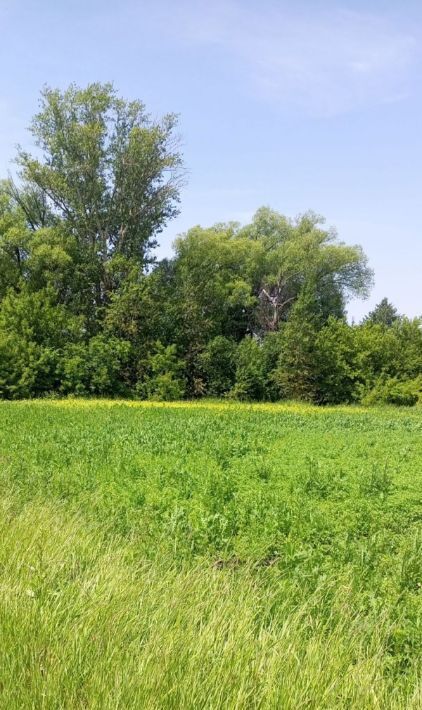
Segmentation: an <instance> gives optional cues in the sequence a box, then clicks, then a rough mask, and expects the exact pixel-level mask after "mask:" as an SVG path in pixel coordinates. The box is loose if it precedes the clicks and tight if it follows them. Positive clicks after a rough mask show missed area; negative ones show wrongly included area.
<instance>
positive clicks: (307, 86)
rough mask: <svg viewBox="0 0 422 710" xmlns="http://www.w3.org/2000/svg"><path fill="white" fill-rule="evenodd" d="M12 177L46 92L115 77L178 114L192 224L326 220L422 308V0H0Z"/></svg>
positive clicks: (1, 126) (185, 216)
mask: <svg viewBox="0 0 422 710" xmlns="http://www.w3.org/2000/svg"><path fill="white" fill-rule="evenodd" d="M0 30H1V43H0V61H1V66H2V72H1V80H0V87H1V88H0V175H4V176H5V175H6V174H7V171H8V170H10V168H11V164H10V161H11V159H12V157H13V154H14V145H15V144H16V143H21V144H22V145H24V146H25V147H30V146H31V138H30V136H29V134H28V133H27V132H26V127H27V125H28V124H29V121H30V117H31V115H32V114H33V113H34V111H35V110H36V108H37V101H38V95H39V90H40V88H41V87H42V86H43V84H45V83H47V84H49V85H50V86H58V87H61V88H64V87H65V86H66V85H67V84H69V83H70V82H71V81H75V82H76V83H78V84H80V85H84V84H86V83H88V82H90V81H113V82H114V84H115V86H116V88H117V89H118V90H119V92H120V93H121V94H122V95H123V96H124V97H127V98H140V99H142V100H143V101H144V102H145V104H146V106H147V108H148V110H149V111H150V113H151V114H152V115H153V116H157V117H158V116H160V115H161V114H163V113H165V112H168V111H171V112H176V113H178V114H180V125H179V132H180V135H181V141H182V149H183V153H184V156H185V162H186V166H187V169H188V184H187V186H186V188H185V189H184V191H183V194H182V204H181V208H182V211H181V215H180V217H179V218H178V219H177V220H175V221H174V222H172V223H171V224H170V225H169V227H168V228H167V229H166V231H165V232H164V234H163V235H161V240H160V241H161V246H160V251H159V253H160V254H161V255H168V254H170V253H171V243H172V241H173V239H174V237H175V236H176V235H177V234H178V233H179V232H183V231H185V230H186V229H188V228H189V227H190V226H193V225H195V224H202V225H204V226H206V225H209V224H212V223H214V222H217V221H224V220H230V219H235V220H239V221H241V222H245V221H247V220H249V219H250V217H251V216H252V215H253V213H254V211H255V210H256V209H257V208H258V207H259V206H261V205H270V206H271V207H273V208H274V209H277V210H279V211H281V212H283V213H284V214H287V215H289V216H295V215H297V214H298V213H300V212H304V211H305V210H307V209H313V210H314V211H316V212H318V213H320V214H323V215H324V216H325V217H326V220H327V223H328V224H329V225H335V226H336V227H337V229H338V232H339V236H340V238H341V239H343V240H344V241H346V242H349V243H359V244H362V246H363V248H364V250H365V252H366V253H367V255H368V257H369V260H370V264H371V266H372V267H373V269H374V270H375V287H374V289H373V292H372V295H371V298H370V299H369V300H368V301H366V302H352V303H350V304H349V315H350V317H354V318H355V319H360V318H361V316H362V315H364V314H365V313H366V312H367V311H368V310H369V308H371V307H372V306H373V305H374V304H375V303H376V302H377V301H379V300H380V299H381V298H382V297H383V296H384V295H386V296H388V297H389V298H390V300H392V301H393V303H395V305H396V306H397V307H398V309H399V310H400V311H401V312H403V313H406V314H408V315H410V316H414V315H419V314H421V313H422V279H421V271H422V209H421V197H422V122H421V114H422V71H421V70H422V53H421V47H422V44H421V39H422V4H421V3H419V2H412V0H402V1H401V2H397V0H396V1H395V2H382V1H380V0H379V1H377V0H373V1H372V2H371V1H370V0H368V1H367V2H361V1H359V0H357V1H356V0H355V1H354V2H348V3H347V2H344V3H343V2H338V1H335V0H332V1H330V0H326V1H325V2H324V1H322V0H321V1H318V0H314V1H311V0H308V1H304V0H302V1H300V0H298V1H297V2H284V0H281V1H279V2H276V1H275V0H273V1H271V0H260V1H258V0H242V1H240V0H226V1H224V2H220V1H219V0H216V1H212V2H211V1H209V2H203V1H202V0H199V1H198V2H194V0H181V1H180V2H178V1H177V0H173V1H171V0H155V2H151V1H150V0H145V1H141V0H138V1H134V0H132V1H131V0H121V1H120V2H119V3H117V2H109V1H108V0H102V1H101V2H99V1H98V2H97V0H85V1H84V2H82V0H66V2H65V1H64V0H56V1H55V2H53V0H50V1H49V2H47V1H46V0H38V1H37V0H32V1H31V2H29V1H25V0H0Z"/></svg>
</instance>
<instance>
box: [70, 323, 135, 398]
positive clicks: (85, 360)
mask: <svg viewBox="0 0 422 710" xmlns="http://www.w3.org/2000/svg"><path fill="white" fill-rule="evenodd" d="M129 351H130V344H129V343H128V342H126V341H124V340H119V339H118V338H113V337H107V338H106V337H105V336H104V335H96V336H95V337H93V338H91V339H90V340H89V341H88V342H87V343H74V344H68V345H67V346H65V348H64V349H63V352H62V353H61V357H60V361H59V365H58V377H59V380H60V386H59V389H60V392H62V393H64V394H78V395H84V394H85V395H86V394H92V395H94V394H101V395H106V394H122V393H123V394H124V393H126V394H127V389H125V386H124V381H123V380H122V371H123V370H124V366H125V364H126V363H127V361H128V357H129Z"/></svg>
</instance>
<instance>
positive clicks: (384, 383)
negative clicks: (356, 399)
mask: <svg viewBox="0 0 422 710" xmlns="http://www.w3.org/2000/svg"><path fill="white" fill-rule="evenodd" d="M421 391H422V381H421V379H417V380H408V381H405V382H403V381H400V380H398V379H396V378H394V377H391V378H389V379H387V380H383V379H380V380H379V381H378V382H377V383H376V385H375V386H374V387H373V388H372V389H371V390H370V391H369V392H367V393H366V394H365V395H363V397H362V402H363V403H364V404H395V405H398V406H403V407H412V406H414V405H415V404H416V403H417V402H418V399H419V395H420V393H421Z"/></svg>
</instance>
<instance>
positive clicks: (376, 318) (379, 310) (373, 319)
mask: <svg viewBox="0 0 422 710" xmlns="http://www.w3.org/2000/svg"><path fill="white" fill-rule="evenodd" d="M400 318H401V316H400V315H399V314H398V312H397V308H395V306H393V304H392V303H390V301H389V300H388V298H383V299H382V301H380V302H379V303H378V304H377V305H376V306H375V308H374V310H373V311H370V313H368V315H367V316H366V318H364V320H363V322H364V323H372V324H373V325H383V326H385V327H386V328H390V327H391V326H392V325H393V323H395V322H396V321H398V320H400Z"/></svg>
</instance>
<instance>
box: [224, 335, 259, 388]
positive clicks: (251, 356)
mask: <svg viewBox="0 0 422 710" xmlns="http://www.w3.org/2000/svg"><path fill="white" fill-rule="evenodd" d="M266 385H267V375H266V372H265V358H264V352H263V348H262V346H261V344H260V343H259V342H258V341H257V340H256V338H251V337H246V338H244V339H243V340H241V342H240V343H239V345H238V347H237V350H236V380H235V384H234V387H232V389H231V390H230V396H231V397H233V398H235V399H240V400H247V399H265V397H266V391H267V387H266Z"/></svg>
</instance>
